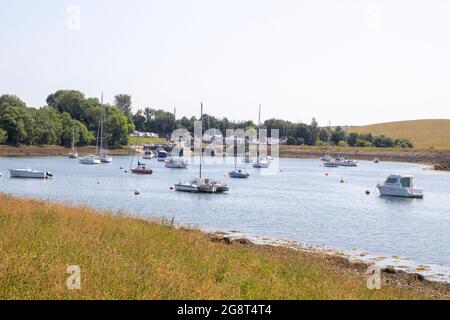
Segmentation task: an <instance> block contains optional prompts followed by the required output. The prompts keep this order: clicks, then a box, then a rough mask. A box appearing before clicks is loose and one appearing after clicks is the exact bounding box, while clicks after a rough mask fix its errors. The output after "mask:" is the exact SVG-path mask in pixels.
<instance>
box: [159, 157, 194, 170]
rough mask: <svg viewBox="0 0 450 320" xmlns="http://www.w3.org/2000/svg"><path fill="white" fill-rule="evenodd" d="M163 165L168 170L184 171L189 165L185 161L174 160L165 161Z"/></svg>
mask: <svg viewBox="0 0 450 320" xmlns="http://www.w3.org/2000/svg"><path fill="white" fill-rule="evenodd" d="M165 163H166V164H165V166H166V168H169V169H186V168H187V167H188V165H189V163H188V162H187V161H186V160H183V159H174V158H169V159H166V161H165Z"/></svg>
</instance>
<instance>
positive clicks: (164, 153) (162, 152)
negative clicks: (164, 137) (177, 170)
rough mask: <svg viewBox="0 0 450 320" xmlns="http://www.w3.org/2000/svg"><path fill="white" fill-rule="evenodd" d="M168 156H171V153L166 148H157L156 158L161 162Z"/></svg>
mask: <svg viewBox="0 0 450 320" xmlns="http://www.w3.org/2000/svg"><path fill="white" fill-rule="evenodd" d="M168 156H169V154H168V153H167V151H166V150H164V149H158V150H156V159H158V161H159V162H164V161H166V159H167V157H168Z"/></svg>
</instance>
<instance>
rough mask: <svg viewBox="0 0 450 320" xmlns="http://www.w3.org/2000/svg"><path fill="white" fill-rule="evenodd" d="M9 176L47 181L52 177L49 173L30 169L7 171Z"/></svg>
mask: <svg viewBox="0 0 450 320" xmlns="http://www.w3.org/2000/svg"><path fill="white" fill-rule="evenodd" d="M9 174H10V176H11V178H31V179H47V178H50V177H53V174H51V173H50V172H47V171H36V170H32V169H9Z"/></svg>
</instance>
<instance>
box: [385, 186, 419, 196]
mask: <svg viewBox="0 0 450 320" xmlns="http://www.w3.org/2000/svg"><path fill="white" fill-rule="evenodd" d="M377 188H378V190H379V191H380V195H381V196H384V197H397V198H413V199H422V198H423V192H422V191H421V190H419V189H407V188H392V187H389V186H383V185H378V186H377Z"/></svg>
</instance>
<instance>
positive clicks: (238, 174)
mask: <svg viewBox="0 0 450 320" xmlns="http://www.w3.org/2000/svg"><path fill="white" fill-rule="evenodd" d="M229 176H230V178H237V179H246V178H248V177H250V174H249V173H248V172H245V171H244V170H241V169H236V170H233V171H231V172H230V173H229Z"/></svg>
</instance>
